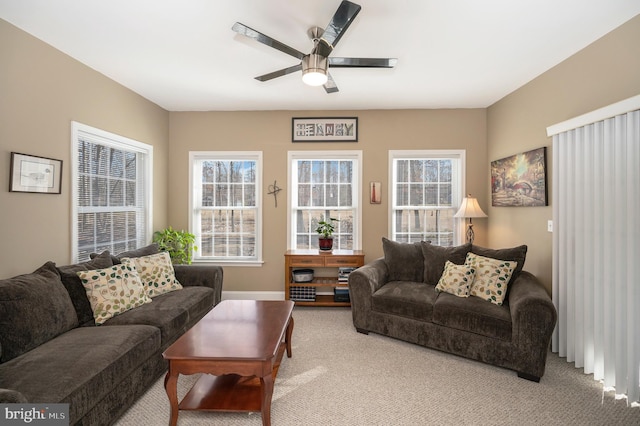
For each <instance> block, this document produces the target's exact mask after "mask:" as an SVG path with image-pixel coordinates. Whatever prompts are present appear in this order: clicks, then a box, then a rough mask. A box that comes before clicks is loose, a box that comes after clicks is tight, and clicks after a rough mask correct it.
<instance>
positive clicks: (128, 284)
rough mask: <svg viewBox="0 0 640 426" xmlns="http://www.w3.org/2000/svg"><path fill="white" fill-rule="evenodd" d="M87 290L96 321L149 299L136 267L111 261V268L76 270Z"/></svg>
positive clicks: (103, 320)
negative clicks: (112, 264) (112, 263)
mask: <svg viewBox="0 0 640 426" xmlns="http://www.w3.org/2000/svg"><path fill="white" fill-rule="evenodd" d="M78 276H79V277H80V281H82V285H83V286H84V288H85V289H86V291H87V297H88V298H89V303H90V304H91V309H92V310H93V317H94V319H95V321H96V325H100V324H104V322H105V321H107V320H108V319H109V318H112V317H114V316H116V315H119V314H122V313H124V312H126V311H128V310H130V309H133V308H137V307H138V306H142V305H144V304H145V303H150V302H151V299H150V298H149V296H147V293H146V292H145V290H144V287H143V286H142V282H141V281H140V277H139V276H138V273H137V272H136V270H135V268H132V267H131V266H128V265H122V264H120V265H114V266H112V267H111V268H105V269H95V270H92V271H79V272H78Z"/></svg>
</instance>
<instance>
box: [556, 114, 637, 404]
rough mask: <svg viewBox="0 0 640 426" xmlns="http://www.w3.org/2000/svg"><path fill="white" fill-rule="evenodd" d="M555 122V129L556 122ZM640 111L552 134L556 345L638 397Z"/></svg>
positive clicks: (620, 391)
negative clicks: (556, 317) (556, 316)
mask: <svg viewBox="0 0 640 426" xmlns="http://www.w3.org/2000/svg"><path fill="white" fill-rule="evenodd" d="M550 129H551V128H550ZM639 215H640V110H633V111H631V112H625V113H621V114H618V115H615V116H613V117H610V118H606V119H603V120H599V121H595V122H591V123H589V124H585V125H581V126H580V127H577V128H572V129H568V130H565V131H561V132H558V133H556V134H554V135H553V220H554V222H555V223H554V228H555V229H554V235H553V301H554V303H555V305H556V308H557V310H558V325H557V328H556V330H555V332H554V336H553V348H552V349H553V351H554V352H558V353H559V355H560V356H562V357H566V358H567V361H569V362H574V363H575V366H576V367H579V368H583V369H584V372H585V374H593V375H594V379H595V380H599V381H602V383H603V385H604V387H605V390H610V389H613V388H614V389H615V393H616V395H617V396H618V397H621V396H626V398H627V403H628V404H635V403H637V402H638V401H640V386H639V379H640V266H639V265H640V221H639Z"/></svg>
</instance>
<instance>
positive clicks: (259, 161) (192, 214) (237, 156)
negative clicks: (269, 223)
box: [189, 151, 264, 266]
mask: <svg viewBox="0 0 640 426" xmlns="http://www.w3.org/2000/svg"><path fill="white" fill-rule="evenodd" d="M206 160H210V161H232V160H242V161H255V162H256V169H257V170H256V182H255V186H256V224H255V226H256V234H255V241H256V247H255V254H256V255H255V258H243V259H237V260H233V259H226V258H223V257H204V258H203V257H202V256H201V255H200V251H196V252H194V253H193V263H200V264H214V265H222V266H262V264H263V263H264V260H263V257H262V255H263V250H262V245H263V238H262V233H263V232H262V216H263V214H264V213H263V211H264V210H263V203H262V195H263V190H262V174H263V172H264V168H263V153H262V151H189V232H191V233H192V234H194V235H195V236H196V241H197V243H196V245H197V246H198V247H202V245H201V241H202V240H201V238H200V235H199V230H198V232H196V229H195V227H196V224H197V215H196V209H197V208H199V206H196V205H195V203H196V200H197V199H198V197H199V195H198V193H197V192H196V191H198V189H199V188H200V182H201V181H200V180H199V179H201V175H200V174H199V173H198V172H200V173H201V170H202V169H201V168H199V169H196V167H195V165H196V163H197V162H199V161H206Z"/></svg>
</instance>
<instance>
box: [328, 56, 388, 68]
mask: <svg viewBox="0 0 640 426" xmlns="http://www.w3.org/2000/svg"><path fill="white" fill-rule="evenodd" d="M397 63H398V59H397V58H334V57H329V66H330V67H334V68H393V67H395V66H396V64H397Z"/></svg>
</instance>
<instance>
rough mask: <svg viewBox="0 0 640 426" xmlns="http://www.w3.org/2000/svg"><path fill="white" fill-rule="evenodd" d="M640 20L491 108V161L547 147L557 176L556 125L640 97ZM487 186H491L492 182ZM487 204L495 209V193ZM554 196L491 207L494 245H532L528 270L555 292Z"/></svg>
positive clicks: (635, 20) (489, 124)
mask: <svg viewBox="0 0 640 426" xmlns="http://www.w3.org/2000/svg"><path fill="white" fill-rule="evenodd" d="M639 41H640V16H637V17H635V18H634V19H632V20H630V21H629V22H627V23H626V24H624V25H622V26H621V27H619V28H617V29H616V30H614V31H612V32H611V33H609V34H608V35H606V36H605V37H603V38H601V39H600V40H598V41H596V42H595V43H593V44H592V45H590V46H588V47H586V48H585V49H583V50H582V51H580V52H578V53H577V54H575V55H574V56H572V57H571V58H569V59H567V60H566V61H564V62H562V63H561V64H559V65H557V66H556V67H554V68H552V69H551V70H549V71H548V72H546V73H544V74H542V75H541V76H539V77H538V78H536V79H535V80H533V81H531V82H530V83H528V84H526V85H525V86H523V87H522V88H520V89H518V90H516V91H515V92H513V93H511V94H510V95H508V96H506V97H505V98H504V99H502V100H500V101H499V102H497V103H496V104H494V105H492V106H491V107H489V108H488V113H487V120H488V121H487V128H488V135H487V140H488V155H489V161H493V160H496V159H499V158H503V157H506V156H509V155H512V154H516V153H518V152H523V151H528V150H531V149H535V148H539V147H543V146H546V147H547V157H548V160H549V162H548V164H547V168H548V173H549V179H548V185H549V187H551V185H552V183H553V176H551V168H552V164H553V152H552V150H551V138H548V137H547V136H546V128H547V127H548V126H550V125H552V124H556V123H558V122H561V121H564V120H567V119H569V118H572V117H575V116H578V115H581V114H584V113H586V112H589V111H592V110H595V109H597V108H600V107H603V106H606V105H609V104H612V103H614V102H617V101H620V100H623V99H626V98H629V97H631V96H635V95H638V94H640V43H639ZM487 185H489V182H488V181H487ZM487 191H488V193H489V195H488V196H487V198H486V199H485V205H488V206H490V205H491V199H490V190H489V189H488V190H487ZM551 197H552V193H551V191H549V206H548V207H528V208H524V207H518V208H513V207H511V208H509V207H489V211H488V212H487V214H488V215H489V245H490V246H492V247H510V246H513V245H516V244H527V245H528V246H529V252H528V254H527V261H526V265H525V269H527V270H529V271H531V272H532V273H533V274H535V275H537V276H538V277H539V278H540V279H541V280H542V281H543V283H544V285H545V286H546V288H547V290H548V291H550V290H551V246H552V234H551V233H548V232H547V230H546V229H547V220H549V219H551V218H552V206H551Z"/></svg>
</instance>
